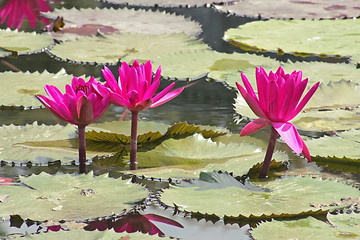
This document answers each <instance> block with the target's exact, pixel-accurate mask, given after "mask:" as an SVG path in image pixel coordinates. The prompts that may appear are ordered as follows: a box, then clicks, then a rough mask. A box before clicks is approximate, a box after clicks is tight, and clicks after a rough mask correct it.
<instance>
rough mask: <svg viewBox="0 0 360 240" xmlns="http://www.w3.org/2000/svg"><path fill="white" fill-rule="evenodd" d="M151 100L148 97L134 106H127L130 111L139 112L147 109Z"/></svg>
mask: <svg viewBox="0 0 360 240" xmlns="http://www.w3.org/2000/svg"><path fill="white" fill-rule="evenodd" d="M152 103H153V102H152V101H151V100H150V99H147V100H144V101H141V102H139V103H137V104H136V105H135V106H134V107H131V108H129V110H130V111H131V112H140V111H142V110H145V109H148V108H149V107H151V104H152Z"/></svg>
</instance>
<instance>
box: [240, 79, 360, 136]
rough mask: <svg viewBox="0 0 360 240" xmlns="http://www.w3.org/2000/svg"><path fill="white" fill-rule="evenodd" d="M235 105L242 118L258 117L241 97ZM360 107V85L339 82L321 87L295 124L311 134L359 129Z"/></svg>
mask: <svg viewBox="0 0 360 240" xmlns="http://www.w3.org/2000/svg"><path fill="white" fill-rule="evenodd" d="M334 96H336V97H334ZM234 106H235V111H236V112H237V113H239V114H240V115H241V116H245V117H248V118H252V119H254V118H257V116H256V115H255V114H254V113H253V112H252V111H251V109H250V108H249V106H248V105H247V103H246V102H245V100H244V98H243V97H242V96H241V95H240V94H238V97H237V99H236V100H235V104H234ZM359 106H360V85H359V84H358V83H353V82H350V81H340V82H330V83H329V84H328V85H325V84H321V85H320V87H319V89H318V90H317V91H316V92H315V94H314V95H313V97H312V98H311V99H310V101H309V102H308V104H307V105H306V106H305V107H304V109H303V111H302V112H301V113H299V114H298V115H297V116H296V117H295V118H294V119H293V120H292V122H293V123H294V124H295V126H296V127H297V128H299V129H302V130H308V131H336V130H348V129H351V128H360V121H359V120H360V108H359ZM240 121H241V119H240Z"/></svg>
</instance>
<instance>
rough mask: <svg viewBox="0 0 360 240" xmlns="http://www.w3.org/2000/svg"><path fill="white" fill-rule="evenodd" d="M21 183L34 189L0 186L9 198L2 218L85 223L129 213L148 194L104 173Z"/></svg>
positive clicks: (34, 177) (33, 178)
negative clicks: (79, 221) (115, 214)
mask: <svg viewBox="0 0 360 240" xmlns="http://www.w3.org/2000/svg"><path fill="white" fill-rule="evenodd" d="M20 180H21V182H23V183H25V184H26V185H28V186H31V187H32V188H34V189H31V188H29V187H25V186H4V185H3V186H0V192H1V194H4V193H6V194H7V195H9V197H8V198H7V199H6V202H4V203H1V204H0V209H1V217H5V218H8V217H9V215H14V214H18V215H20V216H21V217H22V218H24V219H25V218H30V219H34V220H39V221H43V220H53V221H60V220H84V219H88V218H95V217H100V216H110V215H112V214H114V213H120V212H122V211H123V210H124V209H127V210H129V209H131V208H133V207H134V206H135V205H136V204H137V203H138V202H139V201H142V200H143V199H144V198H146V197H147V195H148V191H147V190H146V189H145V188H144V187H142V186H140V185H137V184H131V183H129V181H125V180H121V178H118V179H113V178H109V177H108V175H107V174H104V175H101V176H98V177H94V176H93V174H92V173H88V174H86V175H85V174H82V175H69V174H60V173H59V174H56V175H53V176H52V175H49V174H47V173H44V172H43V173H41V174H39V175H31V176H29V177H20ZM104 196H106V197H104Z"/></svg>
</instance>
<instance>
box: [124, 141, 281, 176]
mask: <svg viewBox="0 0 360 240" xmlns="http://www.w3.org/2000/svg"><path fill="white" fill-rule="evenodd" d="M184 149H186V151H185V150H184ZM264 155H265V153H264V152H263V151H261V149H260V148H259V147H257V146H256V145H254V144H249V143H228V144H223V143H216V142H213V141H212V140H211V139H204V138H203V137H202V135H200V134H195V135H193V136H189V137H186V138H183V139H178V140H176V139H168V140H165V141H164V142H162V143H161V144H160V145H158V146H157V147H155V148H154V149H153V150H150V151H148V152H138V155H137V159H138V162H139V167H140V168H149V169H139V170H135V171H131V172H130V173H131V174H136V175H144V176H148V177H157V178H163V179H168V178H172V179H181V178H197V177H198V176H199V174H200V172H212V171H214V170H216V171H218V170H221V171H228V172H233V173H234V175H235V176H241V175H244V174H246V173H247V172H248V170H249V169H250V168H251V167H252V166H253V165H254V164H256V163H259V162H262V161H263V160H264ZM273 158H274V159H276V160H277V161H287V160H288V156H287V154H285V153H283V152H275V153H274V156H273Z"/></svg>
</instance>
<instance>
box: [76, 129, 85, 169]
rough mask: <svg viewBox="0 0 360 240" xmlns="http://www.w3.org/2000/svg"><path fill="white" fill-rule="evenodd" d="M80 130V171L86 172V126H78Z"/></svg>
mask: <svg viewBox="0 0 360 240" xmlns="http://www.w3.org/2000/svg"><path fill="white" fill-rule="evenodd" d="M78 132H79V162H80V164H79V173H86V139H85V126H78Z"/></svg>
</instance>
